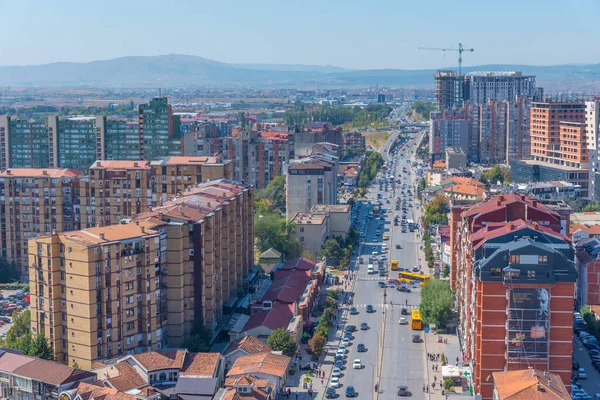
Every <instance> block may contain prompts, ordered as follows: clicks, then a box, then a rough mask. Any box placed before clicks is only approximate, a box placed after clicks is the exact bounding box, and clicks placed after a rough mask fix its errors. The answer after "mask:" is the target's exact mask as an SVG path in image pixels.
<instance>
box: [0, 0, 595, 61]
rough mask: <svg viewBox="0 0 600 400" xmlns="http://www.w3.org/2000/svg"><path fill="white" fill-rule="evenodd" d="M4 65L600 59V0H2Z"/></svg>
mask: <svg viewBox="0 0 600 400" xmlns="http://www.w3.org/2000/svg"><path fill="white" fill-rule="evenodd" d="M0 15H1V16H2V22H1V23H0V65H27V64H43V63H49V62H56V61H83V62H85V61H93V60H99V59H109V58H116V57H122V56H129V55H159V54H169V53H180V54H191V55H198V56H201V57H205V58H210V59H213V60H217V61H223V62H231V63H278V64H319V65H327V64H328V65H336V66H342V67H347V68H401V69H411V68H438V67H443V66H454V65H455V64H456V58H457V57H456V53H444V52H436V51H420V50H417V48H418V47H419V46H425V47H456V44H457V43H458V42H462V43H463V44H464V45H466V46H468V47H474V48H475V52H474V53H468V54H465V55H464V64H465V65H481V64H508V63H511V64H536V65H550V64H567V63H600V52H599V51H598V50H599V47H600V46H599V44H600V29H599V28H598V17H600V0H562V1H561V0H518V1H517V0H502V1H492V0H478V1H476V0H429V1H427V0H421V1H419V0H417V1H415V0H410V1H409V0H343V1H342V0H318V1H317V0H301V1H294V0H236V1H233V0H211V1H205V0H171V1H164V0H161V1H158V0H144V1H138V0H120V1H114V0H102V1H90V0H76V1H75V0H73V1H71V0H35V1H34V0H18V1H8V0H0Z"/></svg>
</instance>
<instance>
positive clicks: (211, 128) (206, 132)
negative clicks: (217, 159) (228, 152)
mask: <svg viewBox="0 0 600 400" xmlns="http://www.w3.org/2000/svg"><path fill="white" fill-rule="evenodd" d="M222 138H223V137H222V136H221V135H220V134H219V128H217V126H216V125H215V124H212V123H207V122H204V121H195V122H194V123H193V124H192V125H191V126H190V129H189V132H186V133H185V134H184V135H183V151H182V155H184V156H207V157H212V156H216V155H218V154H221V152H222V151H223V142H222Z"/></svg>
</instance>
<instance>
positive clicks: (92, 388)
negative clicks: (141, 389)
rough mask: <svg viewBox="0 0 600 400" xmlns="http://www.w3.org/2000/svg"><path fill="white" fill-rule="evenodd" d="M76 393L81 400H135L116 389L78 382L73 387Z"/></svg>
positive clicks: (133, 397) (135, 399)
mask: <svg viewBox="0 0 600 400" xmlns="http://www.w3.org/2000/svg"><path fill="white" fill-rule="evenodd" d="M75 389H76V393H77V394H78V395H79V396H81V398H82V399H97V400H137V398H136V397H135V396H133V395H130V394H127V393H123V392H120V391H119V390H117V389H113V388H109V387H106V386H102V385H96V384H91V383H84V382H79V383H77V385H76V386H75Z"/></svg>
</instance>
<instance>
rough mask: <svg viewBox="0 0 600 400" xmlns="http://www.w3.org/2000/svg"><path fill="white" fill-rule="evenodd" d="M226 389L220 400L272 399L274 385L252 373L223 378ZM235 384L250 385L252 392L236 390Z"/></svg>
mask: <svg viewBox="0 0 600 400" xmlns="http://www.w3.org/2000/svg"><path fill="white" fill-rule="evenodd" d="M225 386H226V387H228V388H229V389H227V391H226V392H225V394H224V395H223V397H222V400H269V399H272V398H273V397H272V395H273V393H274V392H273V391H274V390H275V385H272V384H270V383H269V381H268V380H266V379H258V378H256V377H255V376H253V375H244V376H242V377H241V378H237V379H232V378H227V379H226V380H225ZM235 386H250V387H251V388H252V392H250V393H241V392H238V391H237V389H236V387H235Z"/></svg>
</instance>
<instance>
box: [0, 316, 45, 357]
mask: <svg viewBox="0 0 600 400" xmlns="http://www.w3.org/2000/svg"><path fill="white" fill-rule="evenodd" d="M30 327H31V313H30V311H29V310H25V311H21V312H14V313H13V326H11V327H10V329H9V330H8V332H7V333H6V339H5V340H4V343H3V344H2V346H3V347H7V348H10V349H16V350H20V351H22V352H23V353H24V354H26V355H28V356H32V357H38V358H41V359H43V360H54V352H53V351H52V346H51V345H50V343H49V342H48V339H46V337H45V336H44V334H42V333H40V334H39V335H37V336H36V337H35V338H33V336H32V335H31V329H30Z"/></svg>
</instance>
